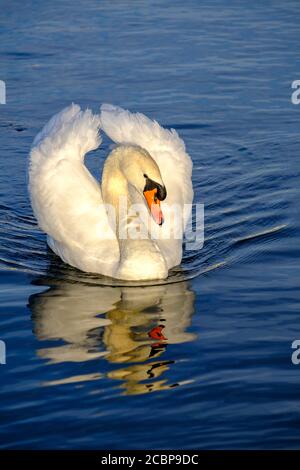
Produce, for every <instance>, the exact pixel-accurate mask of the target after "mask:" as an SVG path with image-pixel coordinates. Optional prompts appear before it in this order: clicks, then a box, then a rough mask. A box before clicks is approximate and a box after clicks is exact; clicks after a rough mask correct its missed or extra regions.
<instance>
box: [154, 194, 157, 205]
mask: <svg viewBox="0 0 300 470" xmlns="http://www.w3.org/2000/svg"><path fill="white" fill-rule="evenodd" d="M154 202H155V204H157V196H156V195H155V196H154Z"/></svg>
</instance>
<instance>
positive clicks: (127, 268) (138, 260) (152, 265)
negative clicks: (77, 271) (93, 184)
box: [101, 147, 168, 280]
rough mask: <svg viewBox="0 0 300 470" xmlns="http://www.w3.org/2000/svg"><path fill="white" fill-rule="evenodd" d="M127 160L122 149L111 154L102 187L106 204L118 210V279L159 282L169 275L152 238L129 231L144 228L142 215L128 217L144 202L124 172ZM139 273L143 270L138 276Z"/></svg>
mask: <svg viewBox="0 0 300 470" xmlns="http://www.w3.org/2000/svg"><path fill="white" fill-rule="evenodd" d="M123 157H124V154H123V153H122V147H118V148H117V149H115V150H113V151H112V152H111V154H110V155H109V156H108V158H107V159H106V162H105V164H104V168H103V174H102V186H101V189H102V197H103V202H104V203H105V204H107V205H108V206H109V207H112V208H114V214H113V216H114V220H113V223H115V224H116V225H115V227H114V228H115V230H116V235H117V238H118V241H119V247H120V266H119V269H118V272H117V273H116V277H120V278H121V279H122V278H125V279H130V276H131V275H132V279H136V278H137V277H138V278H139V279H141V280H142V279H153V272H155V274H156V275H157V278H164V277H166V276H167V272H168V271H167V268H166V263H165V260H164V258H163V256H162V254H161V253H160V251H159V249H158V247H157V245H156V243H155V242H154V241H153V240H151V238H149V237H148V236H146V238H144V239H141V238H139V239H132V238H130V236H128V233H129V232H128V229H131V230H133V232H134V231H135V227H138V226H140V224H141V221H140V219H139V217H138V215H130V214H129V213H128V211H129V209H130V207H131V205H132V204H135V203H137V202H139V203H140V202H141V199H140V196H139V195H138V194H137V192H136V191H135V190H134V189H133V188H129V183H128V180H127V178H126V177H125V175H124V173H123V172H122V170H121V168H122V158H123ZM126 157H127V158H128V155H126ZM145 207H146V206H145ZM111 221H112V219H111ZM143 233H144V234H145V231H144V232H143ZM120 234H122V236H120ZM123 235H125V236H124V237H123ZM146 235H147V234H146ZM137 269H141V273H140V274H138V275H137Z"/></svg>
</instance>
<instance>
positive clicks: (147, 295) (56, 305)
mask: <svg viewBox="0 0 300 470" xmlns="http://www.w3.org/2000/svg"><path fill="white" fill-rule="evenodd" d="M46 282H47V285H49V286H50V288H49V289H48V290H46V291H43V292H41V293H38V294H34V295H32V296H31V297H30V298H29V307H30V309H31V312H32V319H33V321H34V332H35V334H36V336H37V338H38V339H39V340H41V341H43V340H63V341H64V343H65V344H63V345H61V344H59V345H57V343H56V344H55V345H53V347H47V348H42V349H39V350H38V355H39V356H40V357H42V358H45V359H48V360H50V363H61V362H70V361H72V362H84V361H88V360H92V359H98V358H101V357H102V358H105V359H106V360H107V361H109V362H110V363H115V364H122V367H121V368H117V369H115V368H112V370H111V371H110V372H108V373H107V376H108V377H110V378H112V379H117V380H121V381H122V382H123V383H124V386H125V388H126V390H127V393H141V392H142V391H150V390H156V389H159V390H161V389H164V388H170V387H171V385H170V384H167V383H166V381H159V382H156V378H157V377H159V376H160V375H161V374H162V373H164V372H165V370H167V369H168V368H169V367H170V366H171V364H172V363H173V361H170V360H168V361H163V360H161V358H160V359H159V360H157V359H158V357H160V356H161V355H162V354H163V352H164V350H165V348H166V347H167V345H168V344H174V343H183V342H186V341H191V340H193V339H194V335H193V334H192V333H189V332H186V328H187V327H188V326H189V325H190V322H191V315H192V314H193V305H194V294H193V292H192V291H191V290H189V289H188V286H187V284H186V283H178V284H168V285H163V286H151V287H126V288H123V287H122V288H116V287H114V288H112V287H101V286H90V285H85V284H82V283H70V282H66V281H62V280H57V281H56V280H50V279H49V280H47V281H46ZM160 329H162V331H163V335H160V334H158V333H159V331H160ZM101 375H102V374H99V373H97V374H92V375H91V374H88V375H87V376H84V375H82V374H81V375H80V376H75V377H67V378H63V379H62V380H61V381H58V382H55V383H67V382H77V381H83V380H93V379H94V380H97V379H98V378H99V377H101ZM144 382H145V383H144Z"/></svg>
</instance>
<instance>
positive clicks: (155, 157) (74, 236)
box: [29, 104, 193, 280]
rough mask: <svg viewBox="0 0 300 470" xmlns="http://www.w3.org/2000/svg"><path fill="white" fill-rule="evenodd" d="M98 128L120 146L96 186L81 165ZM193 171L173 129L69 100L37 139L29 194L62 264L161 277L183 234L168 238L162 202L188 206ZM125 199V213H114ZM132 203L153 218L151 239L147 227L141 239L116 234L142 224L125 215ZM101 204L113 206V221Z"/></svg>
mask: <svg viewBox="0 0 300 470" xmlns="http://www.w3.org/2000/svg"><path fill="white" fill-rule="evenodd" d="M100 128H101V129H102V130H103V131H104V132H105V133H106V134H107V135H108V136H109V137H110V138H111V139H112V140H113V141H114V142H115V143H117V144H119V146H118V147H116V148H115V149H114V150H113V151H112V152H111V153H110V155H109V156H108V158H107V160H106V162H105V164H104V168H103V175H102V191H101V187H100V185H99V183H98V182H97V181H96V179H95V178H94V177H93V176H92V175H91V173H90V172H89V171H88V169H87V167H86V166H85V165H84V156H85V154H86V153H87V152H89V151H91V150H94V149H96V148H97V147H98V146H99V145H100V143H101V138H100V136H99V129H100ZM191 172H192V162H191V159H190V157H189V156H188V154H187V153H186V151H185V146H184V143H183V141H182V140H181V139H180V138H179V136H178V135H177V133H176V132H175V131H174V130H171V131H169V130H167V129H163V128H162V127H160V126H159V124H158V123H157V122H156V121H151V120H150V119H148V118H147V117H146V116H144V115H142V114H139V113H138V114H131V113H129V112H128V111H125V110H123V109H121V108H119V107H115V106H111V105H103V106H102V108H101V114H100V116H97V115H93V114H92V113H91V111H90V110H86V111H81V110H80V108H79V106H77V105H74V104H73V105H71V106H70V107H68V108H66V109H64V110H63V111H61V112H60V113H58V114H57V115H55V116H54V117H53V118H52V119H51V120H50V121H49V122H48V123H47V124H46V125H45V127H44V128H43V130H42V131H41V132H40V133H39V134H38V135H37V137H36V138H35V140H34V142H33V147H32V150H31V153H30V166H29V192H30V198H31V203H32V207H33V211H34V214H35V216H36V218H37V220H38V223H39V226H40V228H41V229H42V230H43V231H44V232H46V234H47V242H48V245H49V246H50V247H51V249H52V250H53V251H54V252H55V253H56V254H57V255H58V256H60V258H61V259H62V260H63V261H65V262H66V263H68V264H70V265H72V266H75V267H77V268H79V269H81V270H82V271H88V272H94V273H100V274H103V275H106V276H110V277H115V278H118V279H128V280H153V279H164V278H166V277H167V275H168V270H169V269H170V268H172V267H173V266H176V265H178V264H180V262H181V258H182V240H181V239H176V238H175V237H174V236H173V235H174V234H173V232H172V230H173V227H172V220H171V218H169V219H168V220H165V222H164V223H162V222H163V215H162V214H163V213H164V208H165V209H166V208H167V206H170V205H174V204H177V205H178V206H180V207H181V208H183V206H184V205H185V204H186V205H188V204H191V202H192V198H193V189H192V183H191ZM120 198H121V199H120ZM124 199H125V200H126V203H127V206H128V212H126V213H123V215H122V214H121V215H120V214H119V204H120V202H119V201H120V200H124ZM161 201H162V202H161ZM160 202H161V204H160ZM136 203H139V204H143V207H144V208H145V210H146V209H147V211H146V212H147V217H149V219H151V220H152V219H155V221H156V222H157V225H156V224H154V225H155V232H154V233H155V238H156V239H153V236H152V237H151V236H150V235H149V234H148V232H147V233H146V236H144V239H133V237H131V238H130V237H129V238H127V239H125V238H124V239H123V237H121V236H120V230H121V229H122V230H123V229H124V228H125V229H126V230H127V229H133V231H134V230H135V229H136V228H137V224H138V223H140V219H139V217H138V216H137V215H136V216H134V215H133V214H131V213H130V207H131V206H132V204H136ZM107 204H110V205H112V206H113V207H114V208H115V209H116V213H117V219H116V225H114V224H113V223H112V219H111V218H110V217H109V213H108V212H107V206H106V205H107ZM150 214H151V215H152V218H151V216H150ZM185 215H187V213H186V214H185ZM185 222H186V218H185V217H183V219H182V225H183V226H184V224H185ZM145 226H147V227H148V225H147V224H145ZM151 233H152V232H151Z"/></svg>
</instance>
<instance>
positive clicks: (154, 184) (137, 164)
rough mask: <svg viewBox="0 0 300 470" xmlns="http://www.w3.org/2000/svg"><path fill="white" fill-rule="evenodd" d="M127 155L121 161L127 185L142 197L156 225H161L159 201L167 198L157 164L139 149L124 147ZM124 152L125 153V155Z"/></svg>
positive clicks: (161, 215)
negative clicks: (132, 187)
mask: <svg viewBox="0 0 300 470" xmlns="http://www.w3.org/2000/svg"><path fill="white" fill-rule="evenodd" d="M126 151H127V152H128V155H127V157H126V158H123V159H122V164H121V169H122V172H123V174H124V175H125V177H126V179H127V181H128V183H129V184H131V185H132V186H134V187H135V189H136V190H137V191H138V192H139V193H140V194H142V195H143V196H144V198H145V201H146V203H147V205H148V208H149V210H150V212H151V215H152V217H153V219H154V220H155V222H156V223H157V224H158V225H162V223H163V214H162V210H161V207H160V201H163V200H164V199H166V197H167V190H166V187H165V185H164V182H163V180H162V177H161V174H160V171H159V168H158V165H157V163H156V162H155V161H154V160H153V158H152V157H151V155H150V154H149V153H148V152H147V151H146V150H145V149H143V148H141V147H133V146H128V147H126ZM127 152H126V153H127Z"/></svg>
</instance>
